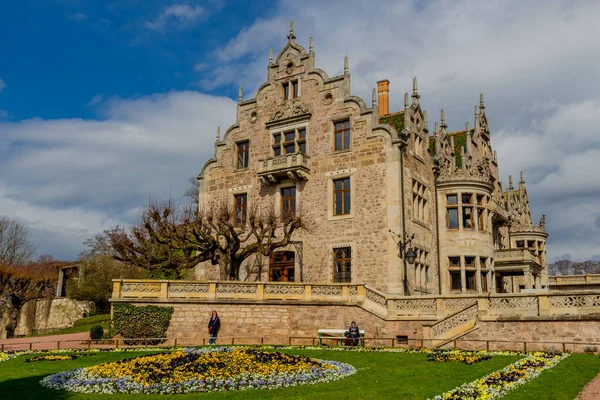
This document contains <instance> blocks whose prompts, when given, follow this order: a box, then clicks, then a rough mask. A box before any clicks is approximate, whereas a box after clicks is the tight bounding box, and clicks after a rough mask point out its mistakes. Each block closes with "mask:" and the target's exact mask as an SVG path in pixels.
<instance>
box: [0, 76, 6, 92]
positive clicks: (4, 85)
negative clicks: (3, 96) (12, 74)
mask: <svg viewBox="0 0 600 400" xmlns="http://www.w3.org/2000/svg"><path fill="white" fill-rule="evenodd" d="M5 88H6V83H4V81H3V80H2V79H0V92H1V91H3V90H4V89H5Z"/></svg>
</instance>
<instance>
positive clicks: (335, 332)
mask: <svg viewBox="0 0 600 400" xmlns="http://www.w3.org/2000/svg"><path fill="white" fill-rule="evenodd" d="M346 332H348V329H319V346H321V345H322V339H323V338H328V337H330V338H338V346H341V345H342V344H343V341H344V340H346V339H347V338H346V337H345V336H344V333H346ZM358 333H359V334H360V337H359V338H357V339H358V345H359V346H360V347H362V345H363V338H364V337H365V330H364V329H360V330H359V331H358Z"/></svg>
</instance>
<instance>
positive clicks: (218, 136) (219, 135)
mask: <svg viewBox="0 0 600 400" xmlns="http://www.w3.org/2000/svg"><path fill="white" fill-rule="evenodd" d="M220 141H221V127H220V126H217V142H220Z"/></svg>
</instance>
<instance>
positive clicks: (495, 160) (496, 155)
mask: <svg viewBox="0 0 600 400" xmlns="http://www.w3.org/2000/svg"><path fill="white" fill-rule="evenodd" d="M494 162H496V163H498V152H497V151H496V150H494Z"/></svg>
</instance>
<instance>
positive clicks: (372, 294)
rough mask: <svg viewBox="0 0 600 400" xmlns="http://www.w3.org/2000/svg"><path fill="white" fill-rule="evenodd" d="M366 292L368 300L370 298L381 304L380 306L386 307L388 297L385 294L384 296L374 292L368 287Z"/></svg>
mask: <svg viewBox="0 0 600 400" xmlns="http://www.w3.org/2000/svg"><path fill="white" fill-rule="evenodd" d="M365 292H366V295H367V300H370V301H372V302H373V303H375V304H379V305H380V306H383V307H385V304H386V302H387V299H386V298H385V296H383V295H381V294H379V293H377V292H374V291H372V290H371V289H368V288H365Z"/></svg>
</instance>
